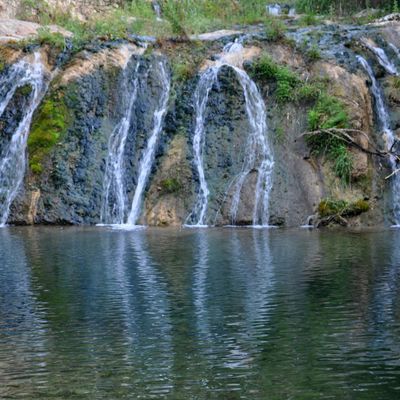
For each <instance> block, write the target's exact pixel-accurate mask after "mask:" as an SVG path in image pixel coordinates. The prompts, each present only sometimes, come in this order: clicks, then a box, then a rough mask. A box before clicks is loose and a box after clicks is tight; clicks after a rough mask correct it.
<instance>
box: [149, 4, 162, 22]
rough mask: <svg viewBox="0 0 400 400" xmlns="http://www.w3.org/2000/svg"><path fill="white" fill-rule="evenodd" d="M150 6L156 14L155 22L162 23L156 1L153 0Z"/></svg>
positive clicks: (158, 5) (159, 7)
mask: <svg viewBox="0 0 400 400" xmlns="http://www.w3.org/2000/svg"><path fill="white" fill-rule="evenodd" d="M151 5H152V7H153V10H154V13H155V14H156V18H157V21H162V18H161V6H160V4H159V3H158V1H156V0H153V1H152V2H151Z"/></svg>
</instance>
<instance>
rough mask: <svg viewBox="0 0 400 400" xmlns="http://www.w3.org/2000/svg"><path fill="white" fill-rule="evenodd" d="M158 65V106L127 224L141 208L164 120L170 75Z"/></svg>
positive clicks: (135, 220)
mask: <svg viewBox="0 0 400 400" xmlns="http://www.w3.org/2000/svg"><path fill="white" fill-rule="evenodd" d="M158 66H159V69H158V72H159V75H160V82H161V86H162V92H161V96H160V99H159V103H158V107H157V108H156V110H155V112H154V117H153V130H152V132H151V135H150V137H149V140H148V142H147V146H146V149H145V150H144V153H143V156H142V159H141V160H140V164H139V177H138V182H137V185H136V189H135V194H134V196H133V200H132V207H131V212H130V214H129V216H128V221H127V224H128V225H135V224H136V223H137V221H138V219H139V217H140V213H141V210H142V200H143V193H144V190H145V188H146V184H147V182H148V179H149V175H150V172H151V168H152V166H153V162H154V156H155V152H156V146H157V143H158V139H159V137H160V133H161V131H162V127H163V125H162V123H163V121H164V116H165V114H166V112H167V107H168V99H169V92H170V88H171V82H170V75H169V73H168V71H167V68H166V65H165V62H164V61H160V62H159V63H158Z"/></svg>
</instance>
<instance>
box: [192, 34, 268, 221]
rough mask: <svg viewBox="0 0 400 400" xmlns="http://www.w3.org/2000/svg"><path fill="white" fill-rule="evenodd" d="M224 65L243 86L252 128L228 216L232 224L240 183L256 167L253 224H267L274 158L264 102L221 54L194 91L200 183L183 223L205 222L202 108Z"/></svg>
mask: <svg viewBox="0 0 400 400" xmlns="http://www.w3.org/2000/svg"><path fill="white" fill-rule="evenodd" d="M242 50H243V46H242V45H241V44H240V43H239V42H237V41H236V42H235V43H230V44H228V45H227V46H225V47H224V52H225V53H240V52H241V51H242ZM223 66H229V67H230V68H232V69H233V70H234V71H235V73H236V77H237V79H238V81H239V83H240V85H241V86H242V89H243V92H244V97H245V103H246V114H247V117H248V119H249V122H250V127H251V132H250V134H249V136H248V140H247V144H246V152H245V160H244V163H243V167H242V170H241V172H240V173H239V175H238V176H237V177H235V180H234V184H233V191H234V194H233V197H232V205H231V220H232V223H233V224H235V223H236V216H237V211H238V207H239V203H240V194H241V190H242V187H243V184H244V182H245V179H246V177H247V176H248V175H249V173H250V172H251V171H252V170H254V169H256V170H257V171H258V178H257V184H256V191H255V203H254V210H253V225H259V224H261V225H268V219H269V215H268V205H269V194H270V191H271V188H272V170H273V165H274V161H273V156H272V151H271V148H270V145H269V143H268V138H267V133H268V128H267V122H266V110H265V104H264V101H263V99H262V96H261V94H260V92H259V91H258V89H257V86H256V84H255V83H254V82H253V81H252V80H251V79H250V77H249V76H248V75H247V73H246V72H245V71H244V70H242V69H240V68H238V67H236V66H234V65H232V64H231V63H229V61H228V60H227V59H226V58H224V57H222V58H221V59H220V60H219V61H218V63H217V64H216V65H215V66H212V67H210V68H208V69H207V70H206V71H205V72H204V73H203V74H202V75H201V77H200V80H199V83H198V85H197V88H196V91H195V95H194V105H195V109H196V125H195V133H194V137H193V152H194V162H195V166H196V168H197V172H198V176H199V181H200V187H199V193H198V197H197V201H196V204H195V206H194V208H193V210H192V212H191V214H190V215H189V217H188V218H187V220H186V223H187V225H189V226H197V227H200V226H205V219H206V213H207V207H208V197H209V194H210V191H209V189H208V185H207V180H206V178H205V171H204V160H203V152H204V146H205V126H204V124H205V111H206V107H207V102H208V98H209V94H210V91H211V89H212V88H213V86H214V84H216V83H217V82H218V73H219V71H220V69H221V68H222V67H223ZM257 164H259V165H257Z"/></svg>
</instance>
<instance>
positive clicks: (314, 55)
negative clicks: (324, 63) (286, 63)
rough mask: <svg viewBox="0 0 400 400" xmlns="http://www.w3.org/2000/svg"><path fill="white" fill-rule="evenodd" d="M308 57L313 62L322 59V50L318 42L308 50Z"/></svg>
mask: <svg viewBox="0 0 400 400" xmlns="http://www.w3.org/2000/svg"><path fill="white" fill-rule="evenodd" d="M306 57H307V59H308V60H309V61H311V62H313V61H318V60H320V59H321V52H320V51H319V48H318V46H317V45H316V44H313V45H312V46H311V48H309V49H308V50H307V51H306Z"/></svg>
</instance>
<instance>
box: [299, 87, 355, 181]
mask: <svg viewBox="0 0 400 400" xmlns="http://www.w3.org/2000/svg"><path fill="white" fill-rule="evenodd" d="M347 127H348V115H347V112H346V109H345V106H344V104H343V103H342V102H340V101H339V100H337V99H336V98H334V97H332V96H329V95H327V94H326V93H323V94H321V95H320V96H319V98H318V100H317V102H316V104H315V106H314V107H313V108H312V109H311V110H310V111H309V112H308V128H309V130H310V131H317V130H321V132H320V134H318V135H313V136H309V137H307V139H306V140H307V144H308V145H309V146H310V148H311V150H312V152H313V153H314V154H317V155H319V154H325V155H326V156H327V157H328V159H330V160H331V161H332V162H333V163H334V171H335V173H336V175H337V176H338V177H339V178H341V179H342V180H343V181H344V182H346V183H348V182H350V176H351V170H352V167H353V161H352V157H351V154H350V152H349V151H348V149H347V147H346V145H345V143H344V142H343V141H342V140H341V139H340V138H337V137H334V136H332V135H330V134H329V133H327V132H324V129H331V128H347Z"/></svg>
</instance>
